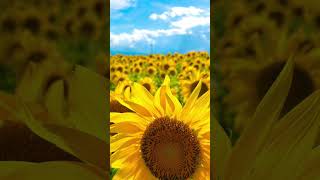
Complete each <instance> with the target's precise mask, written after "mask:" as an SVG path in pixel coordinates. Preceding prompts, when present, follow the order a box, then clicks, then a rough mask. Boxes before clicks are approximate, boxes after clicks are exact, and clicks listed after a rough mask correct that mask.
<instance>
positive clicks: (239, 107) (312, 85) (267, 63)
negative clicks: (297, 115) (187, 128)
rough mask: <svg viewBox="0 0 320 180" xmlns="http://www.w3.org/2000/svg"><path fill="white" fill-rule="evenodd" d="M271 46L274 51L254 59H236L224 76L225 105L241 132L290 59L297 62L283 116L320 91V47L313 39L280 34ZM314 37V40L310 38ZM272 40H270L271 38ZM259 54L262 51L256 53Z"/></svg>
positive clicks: (258, 55)
mask: <svg viewBox="0 0 320 180" xmlns="http://www.w3.org/2000/svg"><path fill="white" fill-rule="evenodd" d="M277 37H278V39H277V40H275V39H273V40H272V41H271V42H270V43H269V45H270V46H271V44H273V46H274V47H275V48H272V49H266V48H261V47H257V49H260V50H262V49H265V50H263V51H260V53H257V58H254V59H246V60H244V59H235V61H230V62H233V64H232V66H230V68H229V70H230V69H231V71H229V72H228V74H225V81H224V84H225V85H226V87H227V89H228V90H229V94H228V96H227V97H226V99H225V100H226V102H227V104H228V105H229V107H230V110H231V111H233V112H235V113H236V119H235V128H236V129H237V130H238V131H242V129H243V128H244V127H245V125H246V122H247V121H246V120H247V119H248V117H250V116H252V114H253V113H254V110H255V107H256V106H257V105H258V103H259V102H260V101H261V99H262V98H263V97H264V95H265V94H266V92H267V90H268V89H269V87H270V86H271V84H272V83H273V82H274V80H275V79H276V77H277V76H278V75H279V73H280V71H281V69H282V68H283V67H284V65H285V63H286V62H287V60H288V59H290V58H292V59H293V60H294V62H295V63H296V66H295V69H294V77H293V82H292V88H291V89H290V92H289V98H288V99H287V100H286V103H285V105H284V108H283V111H282V115H285V114H286V113H287V112H289V111H290V110H291V109H292V108H293V107H295V106H296V105H297V104H299V103H300V102H301V101H302V100H303V99H304V98H306V97H307V96H308V95H310V94H311V93H312V92H314V91H315V90H317V89H319V88H320V78H319V77H320V76H319V74H320V66H319V65H320V63H319V60H318V57H319V55H318V51H319V48H318V47H319V46H318V47H317V45H316V44H315V43H313V42H312V41H311V39H312V38H311V37H308V36H306V35H305V34H303V33H301V32H300V31H298V32H297V33H296V34H294V35H291V36H288V35H287V34H285V33H284V34H281V33H280V35H279V36H277ZM310 38H311V39H310ZM270 39H271V38H270ZM257 52H259V51H257Z"/></svg>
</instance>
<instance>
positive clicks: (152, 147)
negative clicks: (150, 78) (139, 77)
mask: <svg viewBox="0 0 320 180" xmlns="http://www.w3.org/2000/svg"><path fill="white" fill-rule="evenodd" d="M169 84H170V80H169V77H166V78H165V81H164V83H163V84H162V86H161V87H160V88H159V89H158V91H157V92H156V94H155V96H152V95H151V94H150V93H149V91H147V90H146V89H145V88H144V87H143V86H142V85H140V84H137V83H135V84H134V85H133V89H132V94H131V95H132V96H131V100H130V101H121V103H122V104H123V105H125V106H126V107H128V108H130V109H131V110H132V111H133V112H132V113H111V114H110V119H111V122H113V123H115V124H113V125H111V128H110V131H111V132H114V133H118V134H117V135H115V136H113V137H111V147H110V148H111V151H110V152H111V157H110V161H111V166H112V167H114V168H119V170H118V171H117V173H116V174H115V176H114V179H115V180H117V179H132V178H134V179H190V178H193V179H209V178H210V174H209V172H210V139H209V138H210V123H209V121H210V109H209V103H210V102H209V92H207V93H205V94H204V95H203V96H201V97H200V98H197V97H198V95H199V92H200V89H201V83H200V84H198V86H197V87H196V89H195V90H194V92H193V93H192V95H191V96H190V98H189V99H188V100H187V102H186V104H185V106H184V107H182V106H181V104H180V102H179V101H178V99H176V97H174V96H173V95H172V93H171V91H170V87H169Z"/></svg>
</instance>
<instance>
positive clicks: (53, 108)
mask: <svg viewBox="0 0 320 180" xmlns="http://www.w3.org/2000/svg"><path fill="white" fill-rule="evenodd" d="M45 105H46V108H47V110H48V113H49V114H50V116H52V119H54V120H55V123H57V124H61V125H66V126H70V125H71V122H67V121H65V120H64V117H65V116H66V111H68V107H66V106H67V104H66V100H65V98H64V87H63V81H62V80H59V81H58V82H56V83H54V84H53V85H52V86H51V87H50V88H49V90H48V92H47V94H46V100H45Z"/></svg>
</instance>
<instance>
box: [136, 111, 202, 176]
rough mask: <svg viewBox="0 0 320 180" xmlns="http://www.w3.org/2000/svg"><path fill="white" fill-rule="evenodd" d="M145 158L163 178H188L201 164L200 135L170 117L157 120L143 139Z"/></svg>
mask: <svg viewBox="0 0 320 180" xmlns="http://www.w3.org/2000/svg"><path fill="white" fill-rule="evenodd" d="M141 154H142V158H143V160H144V162H145V164H146V166H147V167H148V168H149V170H150V171H151V173H152V174H153V175H154V176H155V177H157V178H159V179H187V178H190V177H191V176H192V175H193V173H194V172H195V170H196V168H197V166H198V164H199V161H200V144H199V141H198V139H197V137H196V134H195V133H194V132H193V131H192V130H191V129H190V128H189V127H188V125H186V124H184V123H183V122H181V121H178V120H175V119H171V118H168V117H163V118H158V119H156V120H154V121H153V122H152V123H151V124H150V125H149V126H148V127H147V129H146V131H145V132H144V134H143V137H142V139H141Z"/></svg>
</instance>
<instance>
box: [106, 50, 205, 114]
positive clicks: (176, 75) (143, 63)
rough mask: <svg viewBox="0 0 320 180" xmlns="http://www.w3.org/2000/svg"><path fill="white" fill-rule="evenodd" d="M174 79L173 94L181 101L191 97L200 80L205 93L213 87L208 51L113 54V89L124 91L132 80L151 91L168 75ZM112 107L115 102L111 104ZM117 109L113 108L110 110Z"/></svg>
mask: <svg viewBox="0 0 320 180" xmlns="http://www.w3.org/2000/svg"><path fill="white" fill-rule="evenodd" d="M166 75H168V76H169V77H170V79H171V88H172V92H173V94H174V95H175V96H176V97H178V99H179V101H180V102H181V103H184V102H185V99H187V98H188V97H189V95H190V94H191V92H192V91H193V90H194V88H195V87H196V85H197V84H198V82H199V81H200V80H202V89H201V92H200V94H204V93H205V92H206V91H207V90H209V89H210V58H209V55H208V53H206V52H189V53H187V54H178V53H175V54H167V55H160V54H152V55H146V56H143V55H141V56H125V55H115V56H111V60H110V81H111V88H110V90H111V91H114V92H115V93H118V92H119V93H123V92H124V91H125V88H127V87H130V86H132V83H133V82H138V83H140V84H141V85H143V86H144V87H145V88H146V89H147V90H148V91H149V92H150V93H151V94H154V93H155V91H156V90H157V89H158V88H159V87H160V85H161V84H162V82H163V80H164V78H165V76H166ZM111 108H112V106H111ZM112 111H115V112H116V110H113V109H111V112H112Z"/></svg>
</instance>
